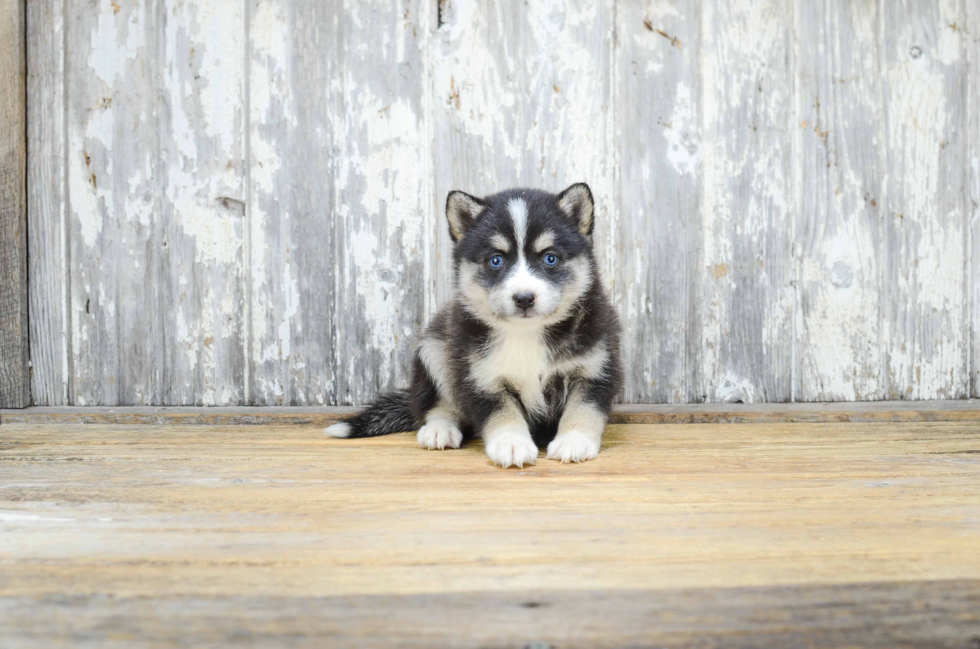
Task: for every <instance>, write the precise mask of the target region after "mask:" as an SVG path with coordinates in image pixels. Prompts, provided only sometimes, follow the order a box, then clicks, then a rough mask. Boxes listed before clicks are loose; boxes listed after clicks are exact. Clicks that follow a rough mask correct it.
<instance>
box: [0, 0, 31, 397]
mask: <svg viewBox="0 0 980 649" xmlns="http://www.w3.org/2000/svg"><path fill="white" fill-rule="evenodd" d="M24 21H25V8H24V2H23V0H2V1H0V278H2V279H0V408H23V407H25V406H27V405H29V404H30V400H31V391H30V369H29V359H30V357H29V354H28V331H27V327H28V324H27V310H28V307H27V304H28V299H27V196H26V189H27V121H26V120H27V79H26V76H27V66H26V45H25V42H24V35H25V32H24V25H25V22H24Z"/></svg>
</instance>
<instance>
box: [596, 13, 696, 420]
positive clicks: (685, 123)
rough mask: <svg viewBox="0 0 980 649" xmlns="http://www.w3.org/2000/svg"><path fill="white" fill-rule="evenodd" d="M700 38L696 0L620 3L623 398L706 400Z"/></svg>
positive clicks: (618, 292)
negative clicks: (702, 292)
mask: <svg viewBox="0 0 980 649" xmlns="http://www.w3.org/2000/svg"><path fill="white" fill-rule="evenodd" d="M700 36H701V21H700V14H699V11H698V3H697V2H694V1H690V2H681V3H675V2H661V1H656V2H647V3H621V4H619V5H617V50H616V66H617V67H616V79H617V86H616V97H617V100H616V101H615V107H616V124H617V133H618V138H617V141H618V147H619V156H620V157H619V165H620V169H621V171H620V174H619V176H620V177H619V183H618V185H617V193H618V196H619V200H618V203H617V205H616V211H617V213H618V218H617V220H616V222H615V224H614V227H613V228H611V229H610V234H611V236H612V237H613V238H614V240H615V241H616V250H617V255H616V258H615V263H613V264H612V265H611V267H612V277H613V278H614V286H615V293H614V295H615V298H616V301H617V303H618V305H619V308H620V312H621V314H622V321H623V325H624V335H623V355H624V360H625V362H626V366H627V368H628V372H627V375H626V385H625V387H624V390H623V401H625V402H626V403H651V402H668V403H694V402H699V401H703V400H704V399H705V394H704V391H703V390H702V382H703V380H704V379H703V376H702V364H701V357H702V353H703V345H702V326H701V325H702V319H701V313H700V308H701V277H702V275H701V272H700V268H701V264H702V261H701V256H702V249H701V239H702V235H701V232H702V216H701V209H700V208H701V206H700V200H701V178H702V167H701V159H702V155H703V153H702V147H703V144H702V135H701V133H702V123H701V119H700V117H701V75H700V60H701V42H700ZM638 232H650V233H651V234H653V233H655V235H654V236H637V233H638Z"/></svg>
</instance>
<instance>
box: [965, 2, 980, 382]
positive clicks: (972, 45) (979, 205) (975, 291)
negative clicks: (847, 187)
mask: <svg viewBox="0 0 980 649" xmlns="http://www.w3.org/2000/svg"><path fill="white" fill-rule="evenodd" d="M966 10H967V15H968V17H969V21H970V22H969V24H968V26H967V30H968V33H969V34H970V36H971V37H970V38H967V44H968V47H967V54H968V56H969V60H970V64H969V69H970V77H969V79H968V82H967V85H968V87H969V89H970V98H969V101H968V104H967V106H968V109H967V114H968V115H969V141H970V154H969V155H970V201H969V202H968V203H967V211H966V214H967V215H968V216H969V219H970V230H969V237H970V248H969V254H970V265H969V267H968V269H967V273H969V275H968V282H969V287H970V290H971V291H972V293H971V303H970V304H971V310H970V313H971V318H970V322H971V326H970V340H971V345H972V350H971V355H970V361H969V362H970V395H971V396H973V397H980V7H977V6H976V4H969V3H968V4H967V7H966ZM974 160H976V161H978V164H973V161H974Z"/></svg>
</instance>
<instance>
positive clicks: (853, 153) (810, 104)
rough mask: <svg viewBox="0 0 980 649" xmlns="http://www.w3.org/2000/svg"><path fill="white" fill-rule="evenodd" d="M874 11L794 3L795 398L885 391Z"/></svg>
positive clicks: (804, 0)
mask: <svg viewBox="0 0 980 649" xmlns="http://www.w3.org/2000/svg"><path fill="white" fill-rule="evenodd" d="M878 20H879V15H878V11H877V7H876V5H875V3H867V2H857V3H852V2H840V1H839V0H798V2H797V3H796V34H797V53H796V57H795V60H796V66H797V88H796V93H797V102H798V106H799V112H798V114H797V122H798V123H797V124H794V125H793V127H794V128H795V129H796V137H797V139H798V142H799V146H800V149H799V150H800V155H799V158H798V160H799V164H800V167H799V171H800V173H799V175H798V176H797V182H799V183H800V184H801V186H800V193H799V194H798V199H799V200H800V205H799V208H798V222H797V227H796V237H795V246H796V254H797V255H798V257H799V264H800V266H799V270H798V273H799V276H798V282H799V305H798V309H799V313H798V320H797V322H798V323H799V329H798V333H797V343H798V354H797V362H798V372H797V375H796V380H797V385H796V386H795V394H796V400H799V401H855V400H872V399H881V398H882V397H883V396H884V392H883V385H882V382H881V377H880V374H881V352H880V335H879V333H880V332H879V320H880V315H881V305H880V299H881V291H880V288H881V278H880V274H881V271H882V267H881V260H880V258H879V250H880V245H881V241H882V239H881V222H880V219H881V212H882V208H883V205H882V203H883V196H882V179H883V177H884V171H885V169H884V168H883V164H882V159H881V157H880V155H879V154H880V152H881V146H882V144H883V138H884V132H883V128H884V127H883V120H882V103H881V92H882V84H881V79H880V77H879V73H878V71H879V69H880V68H879V66H880V64H881V61H880V52H879V49H878Z"/></svg>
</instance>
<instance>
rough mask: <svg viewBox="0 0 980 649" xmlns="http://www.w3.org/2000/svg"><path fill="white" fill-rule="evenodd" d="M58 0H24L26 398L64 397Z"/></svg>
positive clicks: (50, 402) (50, 400)
mask: <svg viewBox="0 0 980 649" xmlns="http://www.w3.org/2000/svg"><path fill="white" fill-rule="evenodd" d="M64 8H65V5H64V3H51V2H35V1H33V0H32V1H31V2H28V3H27V71H28V73H27V96H28V101H27V127H28V128H27V149H28V158H27V209H28V213H29V218H28V228H27V229H28V260H29V262H30V267H29V271H28V272H29V275H30V282H29V283H28V284H29V293H30V318H29V320H30V347H31V401H32V403H33V404H34V405H44V406H63V405H68V391H69V385H68V379H69V377H70V375H71V372H70V370H69V368H68V360H69V357H70V352H69V347H68V345H69V338H68V331H69V324H68V311H67V306H68V271H69V263H68V257H67V247H66V246H67V238H66V227H67V224H68V222H67V220H66V217H67V204H66V202H65V199H66V195H65V144H66V142H65V103H64V102H65V96H64V87H65V76H64V73H65V69H64V63H65V51H64V45H65V31H64V30H65V22H64Z"/></svg>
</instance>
